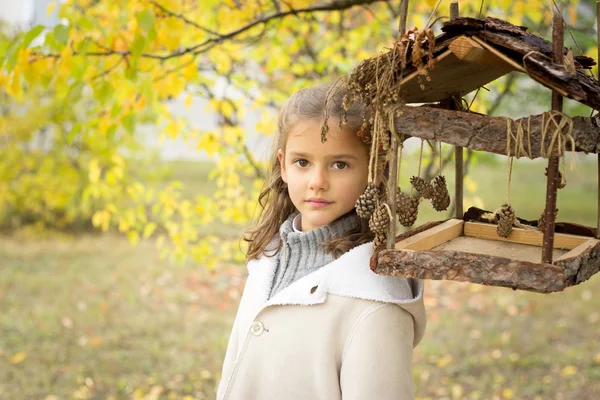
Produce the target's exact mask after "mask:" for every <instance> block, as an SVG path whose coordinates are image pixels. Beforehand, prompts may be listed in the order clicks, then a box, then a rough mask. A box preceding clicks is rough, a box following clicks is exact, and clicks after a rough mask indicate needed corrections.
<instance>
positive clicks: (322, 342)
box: [217, 86, 425, 400]
mask: <svg viewBox="0 0 600 400" xmlns="http://www.w3.org/2000/svg"><path fill="white" fill-rule="evenodd" d="M344 94H345V89H343V87H341V86H339V87H337V88H333V89H332V88H330V87H327V86H317V87H313V88H307V89H302V90H300V91H298V92H296V93H294V94H293V95H292V96H291V97H290V99H289V100H288V101H287V103H286V104H285V105H284V107H283V109H282V111H281V114H280V116H279V124H278V131H277V136H276V138H275V151H274V155H273V158H272V167H271V179H270V181H269V183H268V186H267V188H266V189H265V190H264V191H263V192H262V193H261V196H260V199H259V203H260V204H261V206H262V213H261V215H260V217H259V219H258V221H257V222H256V224H255V225H254V226H253V227H251V228H250V229H248V231H247V232H246V236H245V240H246V241H248V242H249V249H248V254H247V258H248V260H249V262H248V273H249V276H248V280H247V282H246V287H245V289H244V294H243V296H242V299H241V303H240V306H239V309H238V313H237V317H236V319H235V322H234V324H233V331H232V333H231V338H230V340H229V345H228V348H227V354H226V356H225V362H224V365H223V375H222V380H221V383H220V385H219V389H218V394H217V398H218V399H235V400H237V399H277V400H288V399H290V400H291V399H302V400H305V399H324V400H325V399H326V400H334V399H344V400H348V399H374V400H385V399H403V400H404V399H412V398H413V384H412V373H411V361H412V350H413V347H414V346H416V345H417V344H418V343H419V341H420V340H421V338H422V336H423V332H424V329H425V308H424V305H423V283H422V281H419V280H412V279H404V278H391V277H385V276H379V275H376V274H375V273H373V272H372V271H371V270H370V268H369V260H370V256H371V253H372V248H373V243H372V241H371V240H372V239H373V235H372V234H371V233H370V232H369V230H368V226H367V225H368V224H367V221H364V220H361V219H360V218H359V217H358V216H357V215H356V212H355V210H354V205H355V203H356V200H357V199H358V197H359V196H360V195H361V194H362V193H363V191H364V190H365V187H366V186H367V175H368V165H369V146H368V145H366V144H365V143H364V142H363V141H362V140H361V138H360V137H359V136H358V135H357V133H358V132H359V130H360V128H361V125H362V123H363V118H364V116H365V115H366V114H365V109H364V106H362V105H361V104H359V103H358V102H356V103H354V105H353V106H352V107H351V108H350V109H349V110H348V111H347V113H346V115H347V123H345V124H344V125H343V126H342V129H341V130H340V129H339V128H338V124H337V123H336V121H338V120H339V118H341V117H342V116H343V113H344V110H343V108H342V101H343V97H344ZM326 100H327V101H326ZM326 108H327V110H326ZM325 111H327V113H328V114H329V116H330V117H332V118H331V121H332V122H331V123H330V124H328V127H329V131H328V133H327V137H326V141H325V143H321V128H322V125H323V123H324V121H325V119H324V114H325ZM336 117H337V118H336Z"/></svg>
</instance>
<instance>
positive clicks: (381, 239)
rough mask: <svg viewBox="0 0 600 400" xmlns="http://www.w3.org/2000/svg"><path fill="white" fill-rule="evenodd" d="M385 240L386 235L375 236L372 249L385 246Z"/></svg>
mask: <svg viewBox="0 0 600 400" xmlns="http://www.w3.org/2000/svg"><path fill="white" fill-rule="evenodd" d="M386 239H387V238H386V235H384V234H377V235H375V240H374V241H373V248H374V249H378V248H379V247H382V246H385V245H386Z"/></svg>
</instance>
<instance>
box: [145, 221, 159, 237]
mask: <svg viewBox="0 0 600 400" xmlns="http://www.w3.org/2000/svg"><path fill="white" fill-rule="evenodd" d="M155 229H156V223H155V222H150V223H149V224H148V225H146V226H145V227H144V234H143V237H144V239H148V238H149V237H150V236H151V235H152V233H154V230H155Z"/></svg>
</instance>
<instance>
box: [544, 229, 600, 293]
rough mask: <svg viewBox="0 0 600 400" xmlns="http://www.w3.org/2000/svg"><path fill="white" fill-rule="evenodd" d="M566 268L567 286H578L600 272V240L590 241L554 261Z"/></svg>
mask: <svg viewBox="0 0 600 400" xmlns="http://www.w3.org/2000/svg"><path fill="white" fill-rule="evenodd" d="M554 264H556V265H558V266H560V267H562V268H564V270H565V277H566V279H567V284H569V285H577V284H579V283H581V282H584V281H586V280H588V279H589V278H590V277H591V276H592V275H594V274H596V273H597V272H599V271H600V240H598V239H589V240H588V241H586V242H584V243H582V244H580V245H579V246H577V247H575V248H574V249H572V250H571V251H569V252H568V253H565V254H563V255H562V256H561V257H559V258H557V259H555V260H554Z"/></svg>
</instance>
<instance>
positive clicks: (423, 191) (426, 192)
mask: <svg viewBox="0 0 600 400" xmlns="http://www.w3.org/2000/svg"><path fill="white" fill-rule="evenodd" d="M410 183H411V185H413V187H414V188H415V189H416V191H417V192H419V196H421V197H423V198H425V199H431V197H432V196H433V187H432V186H431V183H429V182H425V180H424V179H423V178H421V177H419V176H413V177H411V178H410Z"/></svg>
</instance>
